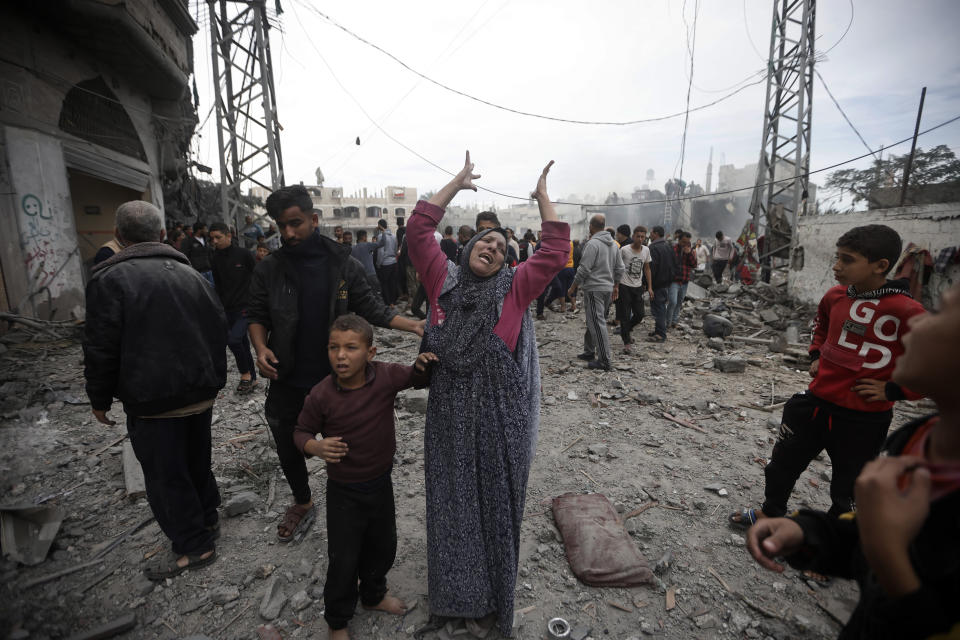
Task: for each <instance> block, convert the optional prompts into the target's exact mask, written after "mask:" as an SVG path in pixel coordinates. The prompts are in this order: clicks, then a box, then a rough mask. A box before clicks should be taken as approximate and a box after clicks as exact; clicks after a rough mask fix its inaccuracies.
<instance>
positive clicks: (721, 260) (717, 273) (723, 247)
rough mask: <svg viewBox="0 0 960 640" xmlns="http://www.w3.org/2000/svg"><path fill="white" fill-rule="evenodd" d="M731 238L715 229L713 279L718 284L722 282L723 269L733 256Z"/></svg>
mask: <svg viewBox="0 0 960 640" xmlns="http://www.w3.org/2000/svg"><path fill="white" fill-rule="evenodd" d="M734 252H735V249H734V248H733V240H731V239H730V238H729V237H727V236H725V235H723V231H717V244H716V246H714V247H713V279H714V280H715V281H716V282H717V284H720V283H721V282H723V270H724V269H726V268H727V265H728V264H729V263H730V260H731V259H732V258H733V256H734Z"/></svg>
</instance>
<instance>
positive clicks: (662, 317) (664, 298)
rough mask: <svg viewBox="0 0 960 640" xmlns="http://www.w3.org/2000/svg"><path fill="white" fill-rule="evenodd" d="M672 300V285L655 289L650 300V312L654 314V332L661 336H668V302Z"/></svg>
mask: <svg viewBox="0 0 960 640" xmlns="http://www.w3.org/2000/svg"><path fill="white" fill-rule="evenodd" d="M669 301H670V287H664V288H662V289H654V290H653V299H652V300H650V312H651V313H652V314H653V322H654V324H653V332H654V334H655V335H658V336H660V337H661V338H666V337H667V304H668V303H669Z"/></svg>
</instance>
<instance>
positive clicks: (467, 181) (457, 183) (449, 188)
mask: <svg viewBox="0 0 960 640" xmlns="http://www.w3.org/2000/svg"><path fill="white" fill-rule="evenodd" d="M479 177H480V174H479V173H474V172H473V163H472V162H470V152H469V151H467V159H466V161H464V163H463V169H460V173H458V174H457V175H455V176H454V177H453V180H451V181H450V182H448V183H447V184H445V185H444V186H443V188H442V189H440V191H437V192H436V193H435V194H433V197H431V198H430V204H432V205H435V206H438V207H440V208H441V209H446V208H447V205H448V204H450V203H451V202H452V201H453V198H454V196H456V195H457V193H459V192H460V191H463V190H464V189H470V190H472V191H476V190H477V185H475V184H473V181H474V180H476V179H477V178H479Z"/></svg>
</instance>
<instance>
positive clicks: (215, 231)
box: [210, 222, 257, 395]
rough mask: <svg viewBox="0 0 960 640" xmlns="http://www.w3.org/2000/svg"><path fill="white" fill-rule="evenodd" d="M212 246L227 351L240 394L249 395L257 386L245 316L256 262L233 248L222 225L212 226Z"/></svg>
mask: <svg viewBox="0 0 960 640" xmlns="http://www.w3.org/2000/svg"><path fill="white" fill-rule="evenodd" d="M210 242H211V243H212V244H213V249H214V250H213V261H212V266H213V282H214V286H216V289H217V295H218V296H220V303H221V304H223V309H224V311H225V312H226V315H227V347H229V348H230V351H231V352H232V353H233V357H234V359H235V360H236V361H237V369H238V370H239V371H240V384H239V385H237V393H238V394H240V395H246V394H248V393H251V392H252V391H253V389H254V387H256V386H257V373H256V371H255V370H254V366H253V356H251V355H250V340H249V339H248V338H247V317H246V316H245V315H244V313H243V312H244V309H246V308H247V293H248V292H249V290H250V277H251V276H252V275H253V268H254V267H255V266H256V265H257V262H256V260H254V258H253V254H251V253H250V251H249V250H247V249H241V248H240V247H238V246H237V245H235V244H233V234H231V233H230V228H229V227H227V225H225V224H224V223H222V222H214V223H213V224H211V225H210Z"/></svg>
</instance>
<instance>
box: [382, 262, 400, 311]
mask: <svg viewBox="0 0 960 640" xmlns="http://www.w3.org/2000/svg"><path fill="white" fill-rule="evenodd" d="M398 273H399V271H398V268H397V263H396V262H394V263H393V264H386V265H383V266H381V267H380V290H381V291H382V292H383V301H384V302H385V303H387V304H396V302H397V287H399V286H400V283H399V282H398V281H397V274H398Z"/></svg>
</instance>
